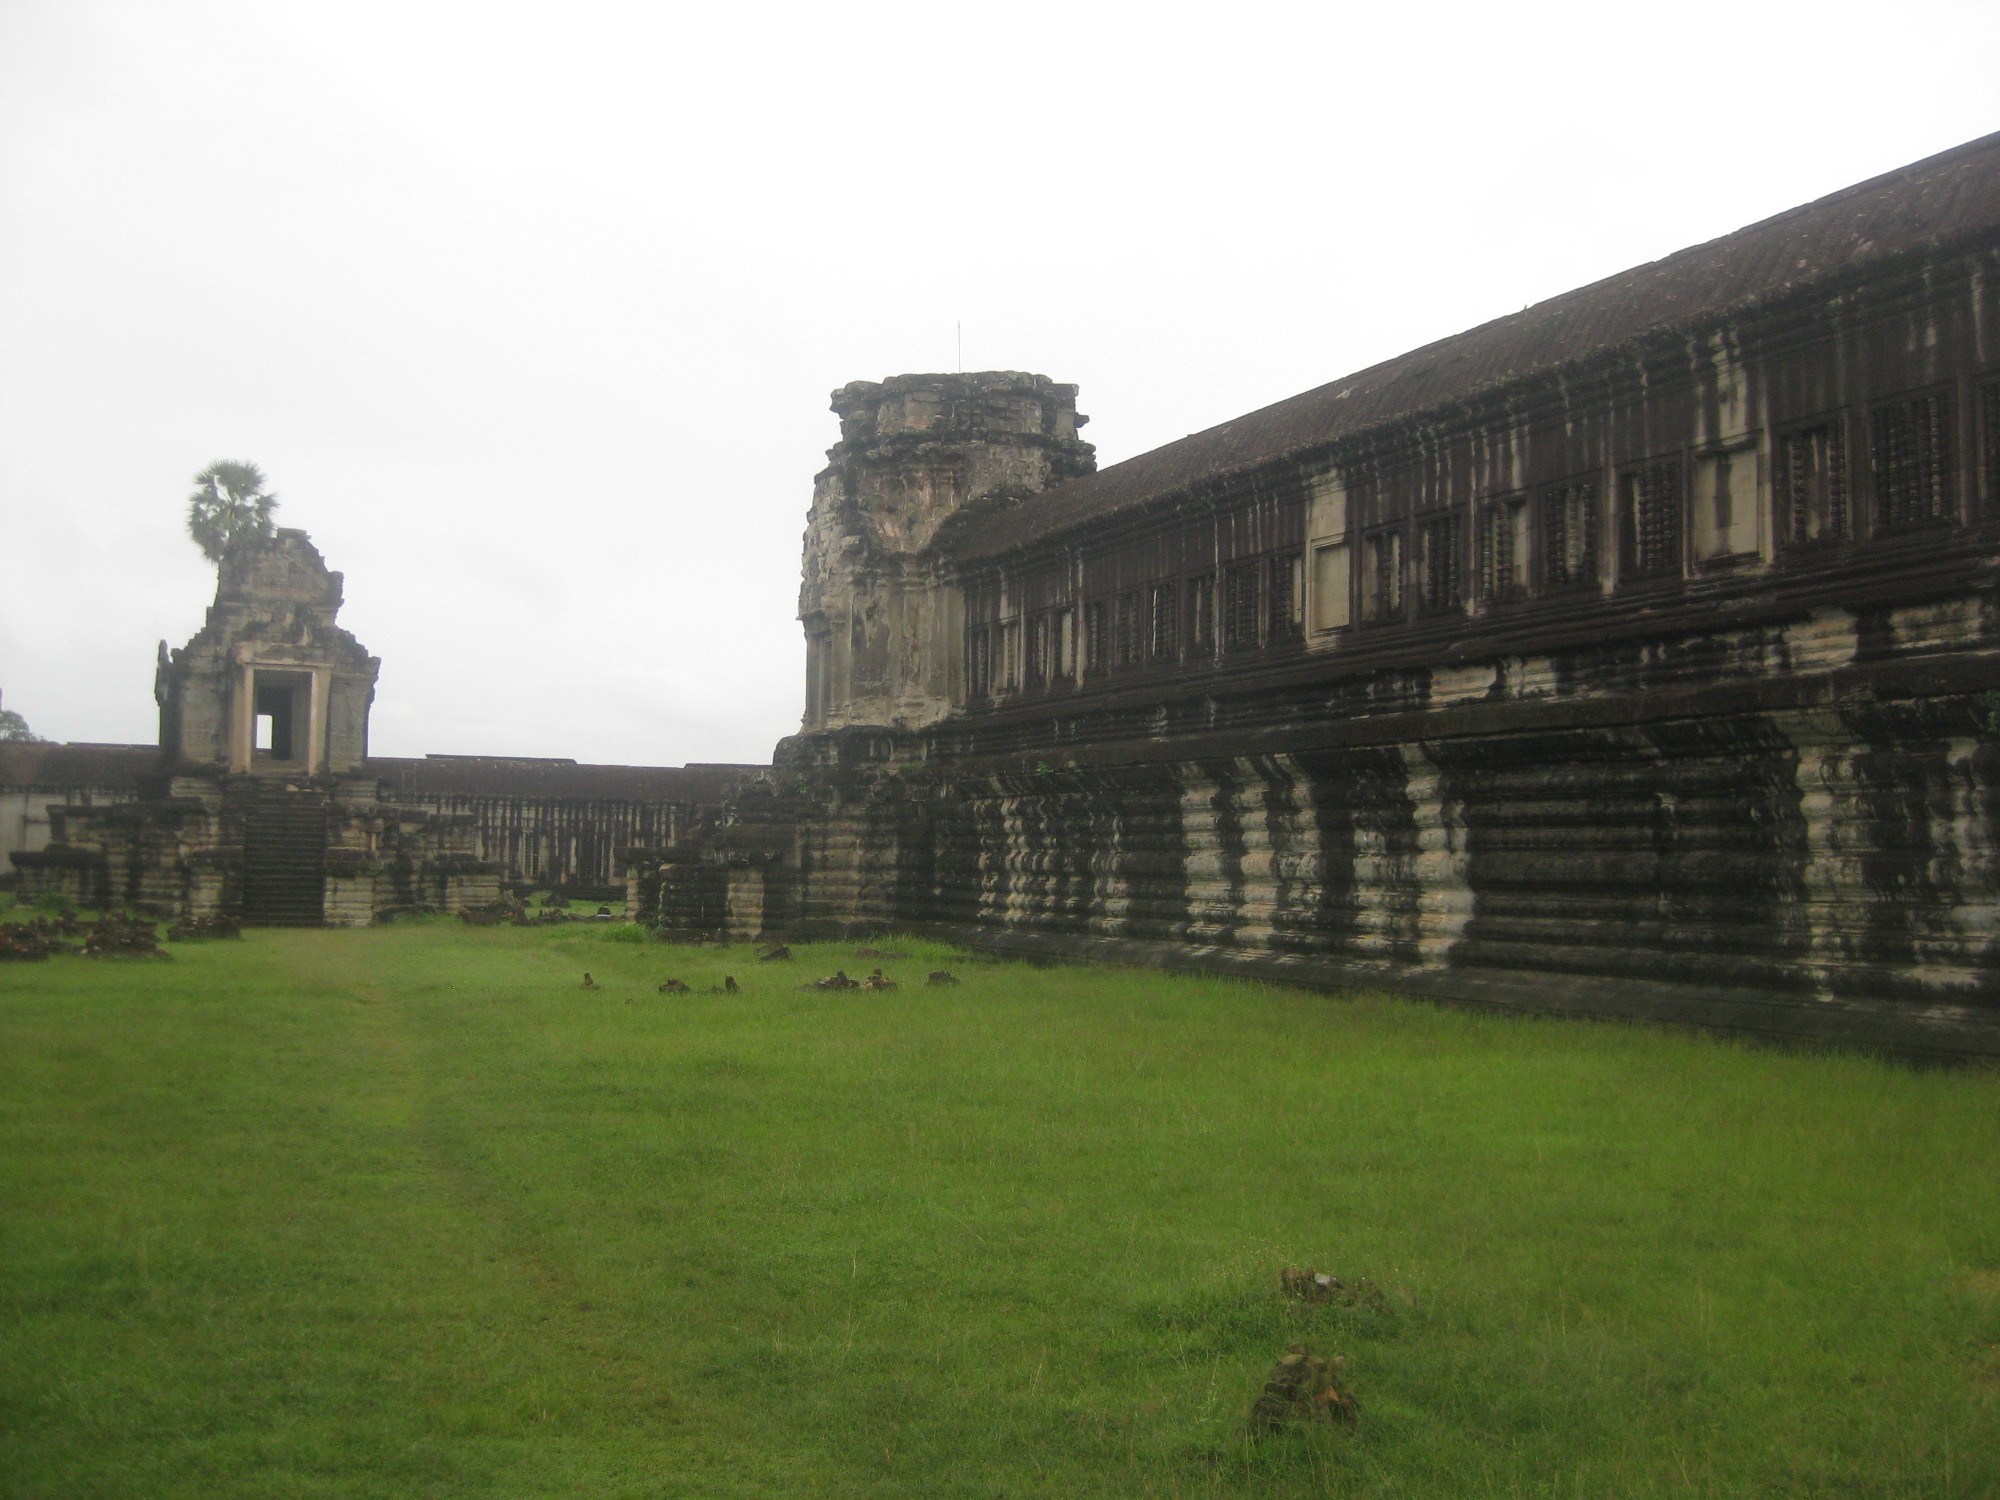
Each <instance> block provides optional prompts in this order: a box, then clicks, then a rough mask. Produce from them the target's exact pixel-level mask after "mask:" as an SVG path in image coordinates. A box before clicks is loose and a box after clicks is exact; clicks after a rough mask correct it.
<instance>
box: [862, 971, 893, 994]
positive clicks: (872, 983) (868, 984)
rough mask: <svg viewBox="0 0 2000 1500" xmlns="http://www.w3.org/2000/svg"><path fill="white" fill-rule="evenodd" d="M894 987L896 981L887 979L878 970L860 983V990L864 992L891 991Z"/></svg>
mask: <svg viewBox="0 0 2000 1500" xmlns="http://www.w3.org/2000/svg"><path fill="white" fill-rule="evenodd" d="M895 987H896V981H895V980H893V979H890V978H889V977H887V976H886V975H885V974H883V972H882V971H881V970H880V969H877V970H876V971H875V972H874V973H873V974H870V975H869V976H868V977H867V978H866V979H864V980H862V981H861V988H863V989H864V990H893V989H894V988H895Z"/></svg>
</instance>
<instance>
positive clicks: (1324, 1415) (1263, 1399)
mask: <svg viewBox="0 0 2000 1500" xmlns="http://www.w3.org/2000/svg"><path fill="white" fill-rule="evenodd" d="M1346 1367H1347V1361H1346V1360H1345V1359H1342V1358H1340V1357H1339V1356H1338V1355H1336V1356H1335V1357H1333V1358H1332V1359H1328V1358H1327V1357H1326V1356H1325V1355H1322V1354H1314V1353H1313V1352H1312V1351H1311V1350H1310V1349H1308V1348H1307V1347H1306V1346H1305V1345H1304V1344H1293V1345H1292V1346H1291V1347H1290V1348H1288V1349H1287V1350H1286V1351H1285V1352H1284V1354H1283V1355H1281V1356H1280V1357H1279V1359H1278V1362H1277V1363H1276V1364H1275V1365H1273V1366H1271V1374H1270V1377H1269V1378H1268V1379H1267V1380H1266V1381H1265V1382H1264V1389H1263V1392H1262V1393H1261V1394H1260V1395H1259V1396H1258V1397H1257V1400H1256V1402H1255V1403H1254V1404H1253V1405H1252V1406H1251V1408H1250V1430H1251V1431H1252V1432H1278V1431H1280V1430H1282V1429H1283V1428H1285V1427H1288V1426H1291V1425H1293V1424H1295V1423H1302V1422H1303V1423H1311V1422H1352V1421H1353V1420H1354V1418H1355V1415H1356V1414H1357V1413H1358V1412H1359V1411H1360V1410H1361V1403H1360V1402H1358V1401H1356V1400H1355V1399H1354V1393H1353V1392H1352V1391H1350V1390H1348V1389H1347V1388H1346V1387H1344V1386H1343V1385H1342V1384H1341V1383H1340V1376H1341V1373H1342V1372H1343V1371H1344V1370H1345V1369H1346Z"/></svg>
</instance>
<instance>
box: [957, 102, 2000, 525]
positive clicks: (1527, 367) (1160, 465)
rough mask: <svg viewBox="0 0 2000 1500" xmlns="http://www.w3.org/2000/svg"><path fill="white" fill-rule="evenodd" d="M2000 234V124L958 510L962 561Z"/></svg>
mask: <svg viewBox="0 0 2000 1500" xmlns="http://www.w3.org/2000/svg"><path fill="white" fill-rule="evenodd" d="M1996 231H2000V133H1996V134H1993V135H1989V136H1984V137H1982V138H1981V139H1979V140H1976V141H1972V142H1969V143H1967V144H1966V145H1963V146H1959V147H1956V148H1954V149H1953V150H1950V151H1946V152H1943V153H1942V154H1940V155H1937V156H1933V157H1929V158H1927V159H1925V160H1923V161H1920V162H1916V163H1914V164H1913V165H1911V166H1907V167H1902V168H1899V169H1897V170H1896V171H1894V172H1889V173H1886V174H1884V175H1883V176H1880V177H1875V178H1871V179H1870V180H1868V181H1867V182H1863V183H1858V184H1856V185H1855V186H1853V187H1850V188H1844V189H1842V190H1841V191H1840V192H1837V193H1833V194H1830V195H1829V196H1827V197H1825V198H1820V199H1818V200H1816V201H1814V202H1812V203H1808V204H1805V205H1803V206H1802V207H1799V208H1794V209H1790V210H1788V211H1787V212H1785V213H1782V214H1779V215H1777V216H1776V217H1775V218H1770V219H1765V220H1763V221H1762V222H1761V223H1757V224H1753V225H1751V226H1750V227H1749V228H1747V229H1739V230H1737V231H1736V232H1735V233H1733V234H1728V235H1724V236H1723V237H1722V238H1721V239H1717V240H1711V241H1709V242H1708V243H1707V244H1704V245H1697V246H1695V247H1693V248H1692V249H1688V250H1682V251H1679V252H1677V253H1676V254H1673V255H1670V256H1668V257H1666V258H1665V259H1664V260H1658V261H1652V262H1650V263H1648V264H1646V265H1643V266H1637V267H1634V268H1633V269H1632V270H1629V271H1622V272H1620V273H1619V274H1617V275H1615V276H1610V277H1607V278H1605V279H1604V280H1603V281H1599V282H1594V283H1592V284H1591V285H1589V286H1585V287H1580V288H1578V289H1577V290H1575V291H1572V292H1566V293H1564V294H1563V295H1561V296H1559V297H1552V298H1550V299H1549V300H1548V301H1546V302H1538V303H1536V304H1535V305H1534V306H1532V307H1528V308H1524V309H1523V310H1522V311H1520V312H1518V313H1513V314H1511V315H1509V316H1507V317H1504V318H1496V319H1495V320H1494V321H1492V322H1491V323H1485V324H1482V325H1480V326H1479V327H1477V328H1474V329H1471V330H1469V331H1467V332H1465V333H1460V334H1455V335H1453V336H1452V337H1450V338H1447V339H1441V340H1439V341H1438V342H1437V343H1434V344H1427V345H1425V346H1424V347H1422V348H1419V349H1413V350H1411V351H1410V352H1409V353H1407V354H1402V355H1398V356H1397V357H1396V358H1394V359H1391V360H1388V361H1386V362H1384V363H1382V364H1379V365H1376V366H1374V367H1373V368H1371V369H1367V370H1362V371H1360V372H1358V373H1356V374H1353V375H1349V376H1347V377H1346V378H1345V379H1342V380H1336V381H1333V382H1331V383H1330V384H1327V385H1323V386H1320V387H1318V388H1317V389H1316V390H1310V391H1306V392H1304V393H1303V394H1301V395H1297V396H1292V397H1289V398H1287V399H1286V400H1283V401H1280V402H1278V403H1276V404H1275V405H1272V406H1267V407H1264V408H1262V409H1261V410H1258V411H1253V412H1250V413H1248V414H1247V415H1244V416H1241V417H1237V418H1235V419H1233V420H1231V421H1228V422H1224V423H1222V424H1221V425H1220V426H1217V427H1211V428H1209V429H1208V430H1207V431H1205V432H1197V433H1194V434H1192V435H1191V436H1189V437H1185V438H1182V439H1180V440H1179V441H1178V442H1173V443H1168V444H1166V445H1165V446H1164V447H1161V448H1156V449H1154V450H1153V451H1152V452H1150V453H1142V454H1140V455H1139V456H1138V457H1136V458H1130V459H1127V460H1126V461H1125V462H1123V463H1120V464H1113V465H1112V466H1111V467H1109V468H1106V469H1101V470H1099V471H1098V472H1097V473H1095V474H1089V475H1085V476H1084V477H1082V478H1079V479H1072V480H1070V481H1068V482H1067V483H1064V484H1061V485H1057V486H1055V487H1054V488H1052V489H1048V490H1044V491H1043V492H1041V493H1040V494H1038V495H1031V496H1029V497H1027V498H1026V499H1022V500H1017V501H1012V502H1009V501H1006V500H999V499H996V500H994V501H990V502H986V503H985V504H984V505H982V506H974V507H971V508H969V509H968V510H967V511H965V512H963V513H962V514H961V516H960V518H958V519H957V520H956V522H955V524H954V525H953V526H952V527H951V529H950V530H949V532H948V533H946V536H947V538H948V540H947V541H946V542H945V545H946V546H947V547H948V548H949V550H950V551H951V553H952V554H953V555H954V556H956V557H958V558H959V559H961V560H962V561H967V562H977V561H980V560H982V559H987V558H995V557H998V556H1000V555H1002V554H1004V553H1006V552H1010V551H1012V550H1014V549H1015V548H1018V547H1023V546H1028V545H1033V544H1035V543H1039V542H1043V541H1047V540H1050V539H1053V538H1054V537H1056V536H1058V535H1060V534H1061V533H1063V532H1065V531H1067V530H1069V529H1071V528H1072V527H1076V526H1080V525H1083V524H1085V523H1087V522H1091V521H1095V520H1099V519H1101V518H1103V517H1105V516H1108V515H1111V514H1112V513H1114V512H1117V511H1122V510H1126V509H1128V508H1133V507H1140V506H1144V505H1146V504H1147V503H1148V502H1152V501H1159V500H1165V499H1167V498H1169V497H1171V496H1174V495H1177V494H1179V493H1180V492H1182V491H1185V490H1187V489H1188V488H1190V487H1192V486H1194V485H1197V484H1202V483H1204V482H1210V481H1214V480H1218V479H1221V478H1224V477H1226V476H1229V475H1233V474H1240V473H1242V472H1244V471H1247V470H1251V469H1255V468H1257V467H1259V466H1261V465H1264V464H1269V463H1272V462H1274V461H1276V460H1278V459H1282V458H1287V457H1290V456H1294V455H1297V454H1300V453H1303V452H1305V451H1307V450H1310V449H1314V448H1320V447H1325V446H1327V445H1330V444H1332V443H1335V442H1338V441H1340V440H1342V439H1348V438H1354V437H1357V436H1359V435H1361V434H1362V433H1365V432H1367V431H1368V430H1369V429H1371V428H1376V427H1382V426H1386V425H1388V424H1391V423H1395V422H1400V421H1405V420H1408V419H1411V418H1414V417H1417V416H1420V415H1422V414H1423V413H1424V412H1426V411H1429V410H1433V409H1436V408H1439V407H1442V406H1444V405H1447V404H1449V403H1452V402H1457V401H1463V400H1465V399H1467V398H1468V397H1472V396H1474V395H1477V394H1479V393H1481V392H1484V391H1489V390H1492V389H1495V388H1497V387H1500V386H1504V385H1507V384H1511V383H1513V382H1516V381H1520V380H1523V379H1526V378H1529V377H1533V376H1537V375H1547V374H1550V373H1553V372H1554V371H1556V370H1557V369H1559V368H1561V367H1563V366H1566V365H1574V364H1577V363H1579V362H1581V361H1584V360H1588V359H1590V358H1592V357H1593V356H1598V355H1603V354H1607V353H1609V352H1611V351H1613V350H1615V349H1617V348H1619V347H1621V346H1623V345H1627V344H1631V343H1633V342H1635V341H1636V340H1638V339H1639V338H1641V337H1642V336H1644V335H1646V334H1648V333H1650V332H1654V331H1657V330H1665V329H1688V330H1692V329H1694V328H1697V327H1700V326H1702V325H1712V324H1714V323H1716V322H1719V321H1721V320H1722V319H1724V318H1726V317H1727V316H1728V315H1730V314H1732V313H1738V312H1741V311H1744V310H1747V309H1748V308H1750V307H1752V306H1755V305H1758V304H1760V303H1765V302H1768V301H1771V300H1773V299H1775V298H1779V297H1782V296H1785V295H1787V294H1790V293H1793V292H1797V291H1800V290H1802V289H1805V288H1808V287H1811V286H1813V285H1816V284H1820V283H1827V282H1831V281H1833V280H1835V279H1837V278H1839V277H1841V276H1843V275H1845V274H1848V273H1851V272H1855V271H1858V270H1862V269H1865V268H1868V267H1871V266H1875V265H1878V264H1881V263H1883V262H1886V261H1889V260H1892V259H1895V258H1897V257H1900V256H1904V255H1909V254H1912V253H1915V252H1920V251H1923V250H1927V249H1934V248H1937V247H1939V246H1942V245H1947V244H1956V243H1959V242H1963V241H1967V240H1969V239H1971V238H1973V237H1976V236H1983V237H1988V238H1990V237H1992V236H1993V235H1994V234H1995V233H1996Z"/></svg>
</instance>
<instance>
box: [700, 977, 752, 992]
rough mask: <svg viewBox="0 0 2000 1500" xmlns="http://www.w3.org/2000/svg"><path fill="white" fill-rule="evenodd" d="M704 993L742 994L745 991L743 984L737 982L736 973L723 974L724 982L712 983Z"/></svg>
mask: <svg viewBox="0 0 2000 1500" xmlns="http://www.w3.org/2000/svg"><path fill="white" fill-rule="evenodd" d="M702 993H703V994H704V995H740V994H742V993H743V986H741V985H740V984H738V983H737V982H736V976H735V975H734V974H725V975H723V976H722V983H720V984H711V985H710V986H709V987H708V988H707V989H705V990H703V991H702Z"/></svg>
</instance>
